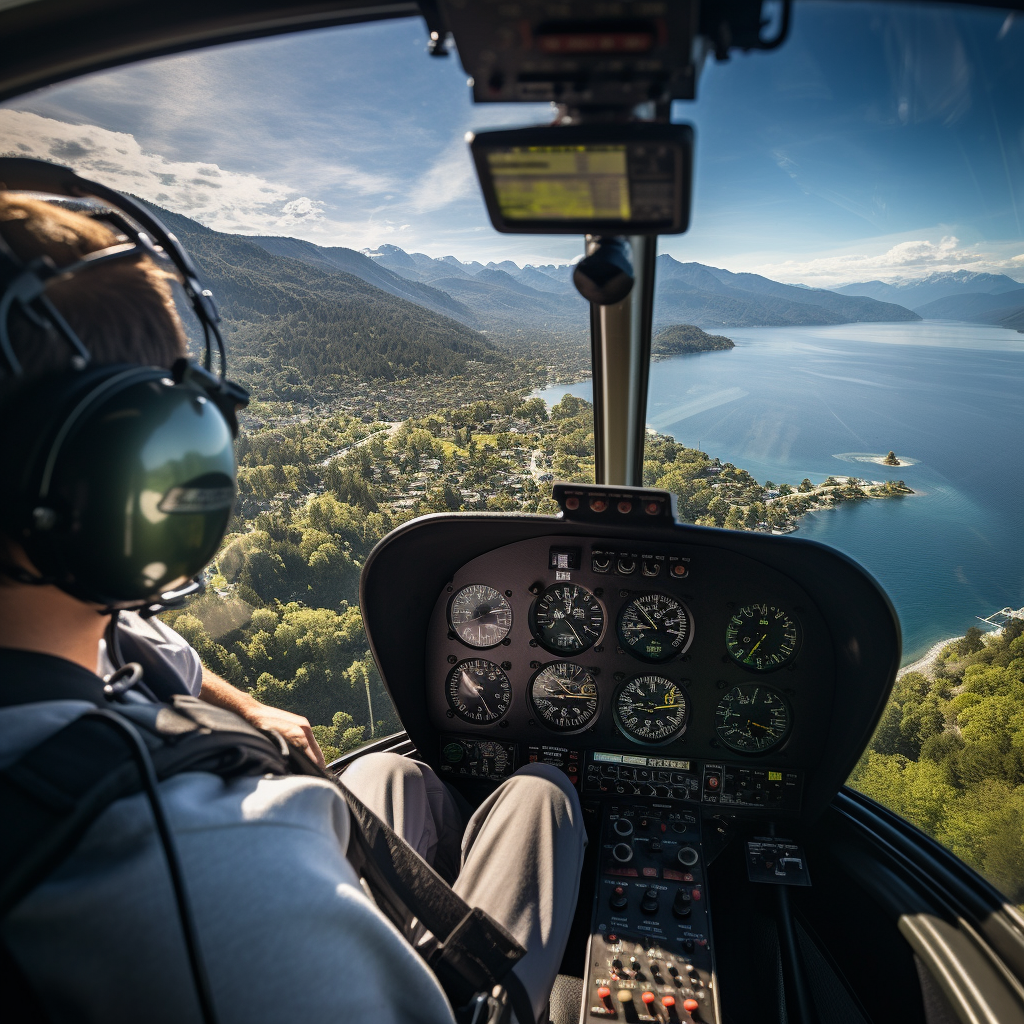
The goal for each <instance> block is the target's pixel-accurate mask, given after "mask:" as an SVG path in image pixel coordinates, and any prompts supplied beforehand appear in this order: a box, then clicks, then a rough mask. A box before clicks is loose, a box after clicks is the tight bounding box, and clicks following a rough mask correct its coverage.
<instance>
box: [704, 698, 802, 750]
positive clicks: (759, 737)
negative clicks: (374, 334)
mask: <svg viewBox="0 0 1024 1024" xmlns="http://www.w3.org/2000/svg"><path fill="white" fill-rule="evenodd" d="M792 724H793V722H792V715H791V714H790V711H789V705H788V704H787V703H786V702H785V700H783V698H782V697H781V696H779V694H777V693H776V692H775V691H774V690H769V689H768V688H767V687H765V686H761V685H760V684H758V683H745V684H744V685H742V686H734V687H733V688H732V689H731V690H730V691H729V692H728V693H727V694H726V695H725V696H724V697H723V698H722V699H721V700H720V701H719V702H718V707H717V709H716V710H715V732H716V733H717V734H718V738H719V739H720V740H721V741H722V742H723V743H724V744H725V745H726V746H727V747H730V748H732V749H733V750H739V751H741V752H742V753H744V754H763V753H764V752H765V751H768V750H772V749H773V748H774V747H777V746H778V745H779V744H780V743H782V741H783V740H784V739H785V738H786V736H788V735H789V730H790V726H791V725H792Z"/></svg>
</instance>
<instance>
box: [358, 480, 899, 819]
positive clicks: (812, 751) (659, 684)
mask: <svg viewBox="0 0 1024 1024" xmlns="http://www.w3.org/2000/svg"><path fill="white" fill-rule="evenodd" d="M558 497H559V500H560V501H561V503H562V506H563V510H564V511H563V514H562V516H561V517H559V518H553V517H547V516H522V515H519V516H504V515H489V514H451V515H436V516H427V517H424V518H422V519H418V520H414V521H413V522H411V523H408V524H406V526H404V527H402V528H400V529H399V530H397V531H395V532H394V533H393V534H391V535H390V536H389V537H388V538H386V539H385V540H384V541H382V542H381V544H380V545H379V546H378V547H377V548H376V549H375V550H374V552H373V553H372V554H371V556H370V558H369V559H368V561H367V564H366V566H365V568H364V572H363V580H362V607H363V614H364V618H365V623H366V628H367V633H368V636H369V638H370V642H371V644H372V646H373V650H374V653H375V655H376V657H377V661H378V664H379V665H380V667H381V670H382V673H383V676H384V681H385V685H386V686H387V688H388V691H389V693H390V694H391V696H392V699H393V700H394V703H395V706H396V708H397V710H398V713H399V715H400V717H401V719H402V722H403V724H404V725H405V726H406V728H407V731H408V732H409V734H410V737H411V738H412V739H413V741H414V742H415V744H416V747H417V749H418V751H419V752H420V756H421V757H422V758H423V759H424V760H426V761H427V762H428V763H429V764H430V765H431V766H432V767H433V768H434V769H435V770H437V771H438V772H440V773H441V774H442V775H443V776H445V777H448V778H450V779H453V780H455V781H458V780H460V779H462V780H479V781H488V780H489V781H491V782H492V783H493V782H497V781H500V780H501V779H502V778H505V777H507V776H508V775H510V774H511V773H512V772H513V771H514V770H515V769H516V768H517V767H519V766H520V765H522V764H525V763H528V762H530V761H548V762H550V763H553V764H556V765H558V766H559V767H560V768H561V769H562V770H563V771H565V772H566V774H567V775H568V776H569V777H570V779H571V780H572V781H573V783H574V784H575V785H576V786H577V788H578V789H579V790H580V792H581V795H583V796H584V797H586V796H593V797H595V798H603V797H612V796H614V797H616V798H622V797H625V798H629V797H636V798H662V799H673V800H686V801H689V802H690V803H691V805H694V804H699V805H701V806H702V808H703V809H704V810H705V811H706V812H713V813H722V812H723V811H726V810H727V809H728V811H729V812H730V813H736V814H740V815H744V816H751V817H755V818H757V817H766V816H767V817H783V818H787V817H788V818H792V817H796V816H800V817H804V816H813V815H816V814H817V813H820V811H821V810H822V809H823V808H824V806H825V805H826V804H827V803H828V801H829V800H830V799H831V797H832V796H833V795H834V794H835V792H836V791H837V790H838V789H839V787H840V786H841V785H842V783H843V781H844V780H845V778H846V775H847V774H848V772H849V770H850V768H851V767H852V766H853V764H854V763H855V762H856V759H857V757H858V756H859V754H860V752H861V750H862V749H863V747H864V745H865V744H866V742H867V740H868V738H869V737H870V734H871V730H872V729H873V727H874V725H875V723H876V721H877V718H878V715H879V714H880V712H881V709H882V707H883V704H884V701H885V698H886V696H887V695H888V692H889V689H890V687H891V685H892V680H893V678H894V676H895V672H896V669H897V667H898V665H899V657H900V638H899V626H898V623H897V621H896V618H895V615H894V614H893V611H892V608H891V606H890V605H889V602H888V600H887V598H886V597H885V595H884V593H883V592H882V591H881V590H880V588H879V587H878V586H877V584H876V583H875V582H874V581H873V580H872V579H871V578H870V577H869V576H868V575H867V574H866V573H865V572H864V571H863V570H862V569H860V568H859V567H858V566H857V565H855V564H854V563H853V562H851V561H850V560H849V559H847V558H845V557H844V556H842V555H841V554H839V553H838V552H835V551H833V550H831V549H829V548H826V547H824V546H823V545H819V544H815V543H813V542H808V541H802V540H800V539H798V538H793V537H775V536H768V535H764V534H754V533H736V532H731V531H723V530H713V529H705V528H701V527H695V526H689V525H682V524H679V523H676V522H675V521H674V518H673V516H672V514H671V504H670V500H669V499H668V496H667V495H665V494H664V493H662V492H654V491H639V490H637V491H632V490H629V489H624V488H619V489H615V488H607V487H606V488H599V487H590V488H577V489H573V488H570V487H568V485H566V486H562V485H559V488H558ZM645 509H646V511H645ZM623 510H625V511H623Z"/></svg>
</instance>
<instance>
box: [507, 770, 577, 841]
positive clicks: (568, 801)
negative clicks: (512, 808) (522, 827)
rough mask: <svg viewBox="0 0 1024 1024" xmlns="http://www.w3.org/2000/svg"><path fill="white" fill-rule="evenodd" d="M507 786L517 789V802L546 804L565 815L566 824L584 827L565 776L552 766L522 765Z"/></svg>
mask: <svg viewBox="0 0 1024 1024" xmlns="http://www.w3.org/2000/svg"><path fill="white" fill-rule="evenodd" d="M510 784H511V785H514V786H515V787H516V794H515V795H516V799H517V800H519V799H529V800H530V801H531V802H534V801H535V802H538V803H545V804H548V805H549V806H551V807H553V808H555V809H559V810H561V811H562V812H564V813H565V814H566V815H567V817H568V821H567V822H566V823H567V824H569V823H571V824H572V825H578V826H579V827H580V828H582V827H583V812H582V809H581V808H580V798H579V795H578V794H577V792H576V789H575V787H574V786H573V784H572V783H571V782H570V781H569V779H568V778H567V777H566V775H565V773H564V772H562V771H559V769H557V768H556V767H555V766H554V765H550V764H536V763H535V764H527V765H523V767H522V768H520V769H519V770H518V771H517V772H516V773H515V774H514V775H513V776H512V778H511V779H509V781H508V782H507V783H506V785H510Z"/></svg>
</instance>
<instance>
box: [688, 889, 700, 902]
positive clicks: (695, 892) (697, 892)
mask: <svg viewBox="0 0 1024 1024" xmlns="http://www.w3.org/2000/svg"><path fill="white" fill-rule="evenodd" d="M690 895H691V896H692V897H693V898H694V899H695V900H699V899H700V889H691V890H690Z"/></svg>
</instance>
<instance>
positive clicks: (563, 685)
mask: <svg viewBox="0 0 1024 1024" xmlns="http://www.w3.org/2000/svg"><path fill="white" fill-rule="evenodd" d="M530 703H531V704H532V705H533V710H534V711H535V712H536V713H537V717H538V718H540V719H541V721H543V723H544V724H545V725H546V726H547V727H548V728H549V729H555V730H557V731H558V732H579V730H580V729H585V728H586V727H587V726H588V725H590V723H591V722H592V721H593V720H594V719H595V718H596V717H597V684H596V683H595V682H594V677H593V676H592V675H591V674H590V673H589V672H588V671H587V670H586V669H585V668H583V666H582V665H574V664H573V663H572V662H571V661H555V662H552V663H551V664H550V665H545V666H544V668H542V669H541V670H540V671H539V672H538V673H537V674H536V675H535V676H534V677H533V680H532V681H531V683H530Z"/></svg>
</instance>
